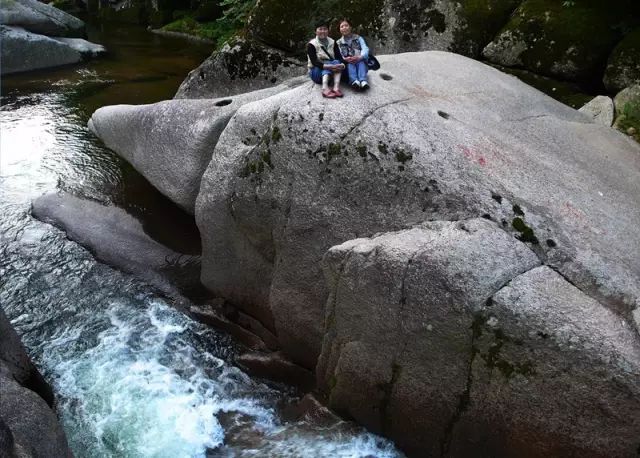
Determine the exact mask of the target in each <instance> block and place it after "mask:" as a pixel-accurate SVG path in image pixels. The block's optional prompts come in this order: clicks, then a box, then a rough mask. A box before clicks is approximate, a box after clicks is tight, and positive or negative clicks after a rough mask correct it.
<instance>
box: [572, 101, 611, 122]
mask: <svg viewBox="0 0 640 458" xmlns="http://www.w3.org/2000/svg"><path fill="white" fill-rule="evenodd" d="M578 111H580V112H582V113H585V114H587V115H589V116H591V117H592V118H593V119H594V120H595V122H596V123H598V124H602V125H603V126H607V127H611V125H613V119H614V114H615V108H614V106H613V100H612V99H611V98H610V97H607V96H605V95H599V96H598V97H596V98H594V99H593V100H591V102H589V103H587V104H586V105H584V106H583V107H582V108H580V109H579V110H578Z"/></svg>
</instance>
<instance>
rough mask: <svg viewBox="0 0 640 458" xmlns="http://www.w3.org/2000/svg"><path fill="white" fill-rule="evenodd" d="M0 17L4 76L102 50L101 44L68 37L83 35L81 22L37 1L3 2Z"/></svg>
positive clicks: (73, 60)
mask: <svg viewBox="0 0 640 458" xmlns="http://www.w3.org/2000/svg"><path fill="white" fill-rule="evenodd" d="M0 17H1V19H2V25H0V45H1V48H2V50H1V52H2V67H1V69H0V71H1V72H2V74H3V75H7V74H11V73H19V72H26V71H31V70H38V69H42V68H48V67H57V66H60V65H68V64H75V63H78V62H81V61H82V60H84V59H88V58H91V57H95V56H97V55H99V54H102V53H104V52H105V49H104V47H103V46H101V45H98V44H95V43H91V42H89V41H86V40H84V39H82V38H70V37H76V36H83V35H84V22H82V21H81V20H80V19H77V18H75V17H73V16H71V15H69V14H67V13H65V12H63V11H60V10H58V9H56V8H54V7H52V6H49V5H46V4H44V3H41V2H39V1H36V0H7V1H3V2H2V4H1V5H0ZM47 35H52V36H47Z"/></svg>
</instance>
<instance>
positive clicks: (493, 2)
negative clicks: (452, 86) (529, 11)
mask: <svg viewBox="0 0 640 458" xmlns="http://www.w3.org/2000/svg"><path fill="white" fill-rule="evenodd" d="M521 3H522V0H461V1H460V3H459V5H460V6H459V9H458V11H457V16H458V17H459V21H460V22H459V25H458V27H457V28H456V31H455V32H454V35H455V38H454V44H453V46H452V47H451V49H450V50H451V51H453V52H457V53H458V54H463V55H465V56H469V57H474V58H476V57H479V56H480V54H481V52H482V50H483V49H484V47H485V46H486V45H487V44H489V43H490V42H491V40H492V39H493V37H495V36H496V34H497V33H498V32H499V31H500V29H502V27H504V25H505V24H506V23H507V22H508V21H509V17H510V16H511V14H512V13H513V11H514V10H515V9H516V8H517V7H518V6H519V5H520V4H521Z"/></svg>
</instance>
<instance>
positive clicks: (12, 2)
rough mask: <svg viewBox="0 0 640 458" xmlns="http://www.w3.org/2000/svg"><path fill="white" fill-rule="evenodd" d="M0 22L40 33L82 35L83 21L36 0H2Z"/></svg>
mask: <svg viewBox="0 0 640 458" xmlns="http://www.w3.org/2000/svg"><path fill="white" fill-rule="evenodd" d="M0 24H3V25H10V26H15V27H21V28H24V29H25V30H28V31H29V32H33V33H36V34H40V35H50V36H58V37H83V36H84V35H85V30H84V29H85V27H84V22H82V21H81V20H80V19H78V18H76V17H74V16H71V15H70V14H68V13H65V12H64V11H62V10H59V9H57V8H54V7H53V6H50V5H47V4H46V3H42V2H39V1H38V0H3V1H2V3H1V4H0Z"/></svg>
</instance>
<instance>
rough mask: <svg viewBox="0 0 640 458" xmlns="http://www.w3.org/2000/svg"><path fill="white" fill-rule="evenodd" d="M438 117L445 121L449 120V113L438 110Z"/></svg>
mask: <svg viewBox="0 0 640 458" xmlns="http://www.w3.org/2000/svg"><path fill="white" fill-rule="evenodd" d="M438 116H440V117H441V118H444V119H449V113H445V112H444V111H440V110H438Z"/></svg>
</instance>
